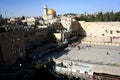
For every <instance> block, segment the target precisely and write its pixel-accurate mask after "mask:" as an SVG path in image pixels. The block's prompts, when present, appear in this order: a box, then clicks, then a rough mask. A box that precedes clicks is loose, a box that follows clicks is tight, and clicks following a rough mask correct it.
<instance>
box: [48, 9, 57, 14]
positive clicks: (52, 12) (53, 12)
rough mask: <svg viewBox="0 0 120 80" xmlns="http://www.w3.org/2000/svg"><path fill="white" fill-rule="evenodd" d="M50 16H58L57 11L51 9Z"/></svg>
mask: <svg viewBox="0 0 120 80" xmlns="http://www.w3.org/2000/svg"><path fill="white" fill-rule="evenodd" d="M48 14H49V15H56V11H55V10H53V9H49V10H48Z"/></svg>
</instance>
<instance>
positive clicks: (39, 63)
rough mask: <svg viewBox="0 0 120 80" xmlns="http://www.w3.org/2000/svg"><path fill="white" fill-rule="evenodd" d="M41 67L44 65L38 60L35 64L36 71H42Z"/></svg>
mask: <svg viewBox="0 0 120 80" xmlns="http://www.w3.org/2000/svg"><path fill="white" fill-rule="evenodd" d="M43 67H44V64H43V63H42V61H41V60H38V62H37V64H36V68H37V69H43Z"/></svg>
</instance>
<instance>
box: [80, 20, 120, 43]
mask: <svg viewBox="0 0 120 80" xmlns="http://www.w3.org/2000/svg"><path fill="white" fill-rule="evenodd" d="M79 23H80V24H81V26H82V28H83V29H84V30H85V31H86V36H87V37H91V38H85V39H84V40H87V41H90V40H92V41H98V42H99V41H100V42H102V41H104V42H106V41H107V42H110V41H111V39H112V42H113V43H120V22H84V21H79Z"/></svg>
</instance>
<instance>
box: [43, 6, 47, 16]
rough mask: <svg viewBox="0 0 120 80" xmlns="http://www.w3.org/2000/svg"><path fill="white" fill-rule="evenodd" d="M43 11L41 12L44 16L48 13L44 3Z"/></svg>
mask: <svg viewBox="0 0 120 80" xmlns="http://www.w3.org/2000/svg"><path fill="white" fill-rule="evenodd" d="M43 13H44V14H43V15H44V16H47V13H48V8H47V5H44V8H43Z"/></svg>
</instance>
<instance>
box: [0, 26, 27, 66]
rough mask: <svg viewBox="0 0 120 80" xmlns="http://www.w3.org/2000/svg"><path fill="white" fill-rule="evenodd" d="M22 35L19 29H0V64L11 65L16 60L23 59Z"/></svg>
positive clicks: (23, 45)
mask: <svg viewBox="0 0 120 80" xmlns="http://www.w3.org/2000/svg"><path fill="white" fill-rule="evenodd" d="M24 57H25V44H24V33H23V31H22V30H20V29H12V28H10V27H0V62H5V63H8V64H9V63H10V64H13V63H15V62H16V60H17V59H18V58H22V59H24Z"/></svg>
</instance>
